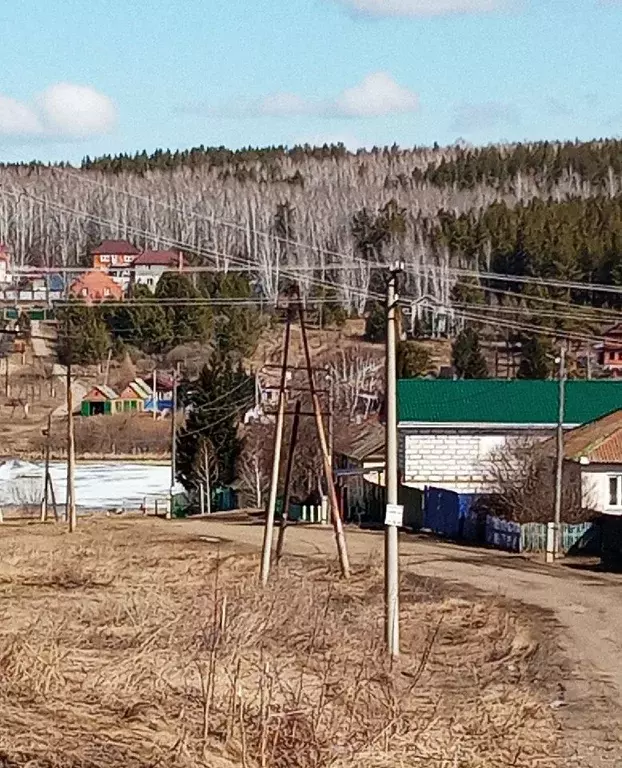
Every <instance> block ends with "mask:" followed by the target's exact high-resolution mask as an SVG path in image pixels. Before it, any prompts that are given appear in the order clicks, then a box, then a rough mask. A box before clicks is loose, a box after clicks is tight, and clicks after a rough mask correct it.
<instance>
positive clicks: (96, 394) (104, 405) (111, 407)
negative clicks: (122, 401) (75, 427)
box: [80, 384, 119, 416]
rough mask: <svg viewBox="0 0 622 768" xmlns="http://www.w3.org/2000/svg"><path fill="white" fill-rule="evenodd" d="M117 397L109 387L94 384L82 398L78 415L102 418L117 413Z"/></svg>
mask: <svg viewBox="0 0 622 768" xmlns="http://www.w3.org/2000/svg"><path fill="white" fill-rule="evenodd" d="M118 398H119V396H118V395H117V393H116V392H115V391H114V389H111V388H110V387H107V386H105V385H104V384H96V385H95V386H94V387H92V388H91V389H90V390H89V391H88V392H87V393H86V395H85V396H84V397H83V398H82V405H81V407H80V413H81V414H82V416H102V415H104V414H111V413H116V412H117V402H118Z"/></svg>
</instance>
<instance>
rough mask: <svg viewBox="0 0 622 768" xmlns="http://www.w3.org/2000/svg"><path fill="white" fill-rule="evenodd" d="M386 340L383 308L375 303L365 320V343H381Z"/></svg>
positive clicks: (385, 322) (385, 316) (385, 320)
mask: <svg viewBox="0 0 622 768" xmlns="http://www.w3.org/2000/svg"><path fill="white" fill-rule="evenodd" d="M386 338H387V315H386V312H385V311H384V306H383V305H382V304H380V302H378V301H376V302H374V304H373V305H372V308H371V310H370V312H369V314H368V315H367V319H366V320H365V341H373V342H381V341H384V340H385V339H386Z"/></svg>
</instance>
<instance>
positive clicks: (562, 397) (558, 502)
mask: <svg viewBox="0 0 622 768" xmlns="http://www.w3.org/2000/svg"><path fill="white" fill-rule="evenodd" d="M558 362H559V396H558V405H559V408H558V413H557V453H556V466H555V519H554V523H555V540H554V545H553V552H554V556H555V557H560V555H561V522H562V483H563V474H564V416H565V410H566V345H565V343H562V346H561V349H560V354H559V358H558Z"/></svg>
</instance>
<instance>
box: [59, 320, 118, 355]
mask: <svg viewBox="0 0 622 768" xmlns="http://www.w3.org/2000/svg"><path fill="white" fill-rule="evenodd" d="M57 319H58V359H59V361H60V363H61V364H62V365H68V364H69V363H71V364H72V365H93V364H95V363H100V362H101V361H102V360H103V359H104V358H105V357H106V355H107V353H108V350H109V349H110V347H111V346H112V339H111V338H110V333H109V332H108V326H107V325H106V323H105V321H104V319H103V317H102V311H101V309H100V308H99V307H90V306H87V305H84V306H73V307H67V308H65V309H62V310H61V311H60V312H59V313H58V316H57Z"/></svg>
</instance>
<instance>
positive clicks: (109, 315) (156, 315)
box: [105, 285, 174, 354]
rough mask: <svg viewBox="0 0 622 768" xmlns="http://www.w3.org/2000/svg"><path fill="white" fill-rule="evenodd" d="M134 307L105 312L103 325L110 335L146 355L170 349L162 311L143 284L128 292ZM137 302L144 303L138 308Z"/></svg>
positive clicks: (168, 324)
mask: <svg viewBox="0 0 622 768" xmlns="http://www.w3.org/2000/svg"><path fill="white" fill-rule="evenodd" d="M131 298H132V299H133V301H135V302H136V304H132V305H123V304H122V305H120V306H118V307H114V308H113V309H109V310H106V313H105V314H106V322H107V323H108V327H109V328H110V331H111V333H112V335H113V336H114V337H115V338H116V339H120V340H121V341H122V342H123V343H124V344H131V345H133V346H135V347H138V348H139V349H141V350H143V351H144V352H147V353H149V354H152V353H158V352H164V351H166V350H168V349H170V347H171V345H172V343H173V339H174V335H173V328H172V325H171V321H170V318H169V316H168V315H167V313H166V310H165V309H164V308H163V307H161V306H159V305H158V304H156V303H154V296H153V294H152V293H151V291H150V290H149V288H147V286H144V285H137V286H135V287H134V288H133V289H132V294H131ZM141 302H144V303H143V305H142V306H141Z"/></svg>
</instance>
